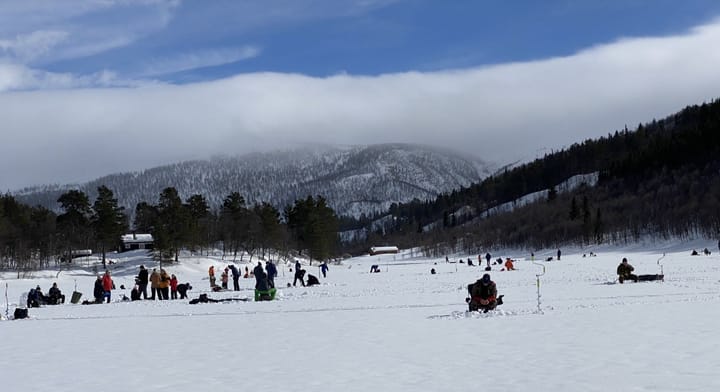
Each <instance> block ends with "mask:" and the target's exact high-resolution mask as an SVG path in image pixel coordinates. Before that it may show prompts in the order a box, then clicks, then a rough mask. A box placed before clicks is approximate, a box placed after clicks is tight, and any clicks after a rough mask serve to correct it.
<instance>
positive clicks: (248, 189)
mask: <svg viewBox="0 0 720 392" xmlns="http://www.w3.org/2000/svg"><path fill="white" fill-rule="evenodd" d="M491 172H492V165H489V164H488V163H486V162H484V161H482V160H480V159H478V158H473V157H468V156H466V155H462V154H459V153H456V152H453V151H450V150H446V149H442V148H436V147H432V146H422V145H415V144H407V143H392V144H377V145H368V146H310V147H303V148H299V149H293V150H276V151H271V152H265V153H258V152H254V153H250V154H245V155H240V156H236V157H228V156H216V157H213V158H210V159H208V160H192V161H184V162H177V163H172V164H168V165H163V166H157V167H153V168H148V169H145V170H142V171H135V172H126V173H115V174H109V175H106V176H103V177H100V178H97V179H95V180H91V181H88V182H85V183H82V184H66V185H43V186H37V187H28V188H23V189H22V190H19V191H17V192H14V193H13V194H14V196H15V197H17V198H18V199H19V200H20V201H22V202H24V203H27V204H31V205H42V206H44V207H47V208H49V209H51V210H53V211H57V210H58V208H59V206H58V204H57V198H58V197H59V196H60V195H61V194H62V193H64V192H66V191H67V190H70V189H79V190H82V191H83V192H85V193H87V194H88V196H90V198H91V200H94V197H95V193H96V190H97V187H98V186H100V185H105V186H107V187H108V188H110V189H111V190H113V192H114V193H115V197H116V198H117V199H118V202H119V204H120V205H122V206H125V207H126V208H127V209H128V210H129V211H128V212H130V213H132V212H134V208H135V206H136V205H137V203H139V202H142V201H145V202H148V203H151V204H154V203H156V202H157V198H158V196H159V194H160V192H161V191H162V189H164V188H166V187H175V188H176V189H177V190H178V193H179V194H180V195H181V197H182V198H183V199H186V198H188V197H189V196H191V195H193V194H201V195H203V196H205V197H206V198H207V200H208V203H209V204H210V206H211V208H218V207H219V206H220V205H221V204H222V200H223V199H224V198H225V196H227V195H228V194H230V193H231V192H235V191H237V192H240V194H241V195H243V197H245V199H246V201H247V202H248V204H250V205H252V204H255V203H260V202H268V203H270V204H273V205H274V206H276V207H277V208H279V209H281V210H282V208H283V207H284V206H286V205H288V204H292V202H294V200H296V199H300V198H305V197H307V196H309V195H312V196H316V195H321V196H323V197H325V198H326V199H327V200H328V203H329V204H330V205H331V206H332V207H333V208H334V209H335V210H336V212H337V214H338V215H343V216H353V217H359V216H361V215H362V214H366V215H370V214H373V213H376V212H383V211H386V210H387V209H388V208H389V206H390V205H391V204H392V203H399V202H407V201H410V200H413V199H416V198H417V199H419V200H428V199H434V198H435V197H436V196H437V195H439V194H441V193H444V192H450V191H452V190H454V189H459V188H461V187H467V186H469V185H470V184H472V183H475V182H477V181H479V180H481V179H482V178H484V177H487V176H488V175H490V174H491Z"/></svg>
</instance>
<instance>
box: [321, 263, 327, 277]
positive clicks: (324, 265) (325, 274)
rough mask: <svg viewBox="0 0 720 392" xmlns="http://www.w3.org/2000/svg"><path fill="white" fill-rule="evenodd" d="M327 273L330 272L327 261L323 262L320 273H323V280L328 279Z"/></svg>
mask: <svg viewBox="0 0 720 392" xmlns="http://www.w3.org/2000/svg"><path fill="white" fill-rule="evenodd" d="M327 271H328V265H327V261H323V263H322V264H320V272H322V276H323V278H326V277H327Z"/></svg>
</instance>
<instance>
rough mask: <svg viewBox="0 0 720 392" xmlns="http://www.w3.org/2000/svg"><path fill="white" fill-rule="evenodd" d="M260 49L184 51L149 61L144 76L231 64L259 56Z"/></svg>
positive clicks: (251, 47)
mask: <svg viewBox="0 0 720 392" xmlns="http://www.w3.org/2000/svg"><path fill="white" fill-rule="evenodd" d="M259 54H260V49H259V48H257V47H255V46H245V47H242V48H222V49H212V50H200V51H195V52H190V53H183V54H179V55H175V56H172V57H166V58H160V59H155V60H151V61H149V64H148V66H147V68H146V69H145V71H144V72H142V75H143V76H156V75H166V74H171V73H175V72H181V71H188V70H191V69H197V68H203V67H213V66H218V65H223V64H230V63H234V62H238V61H242V60H247V59H251V58H253V57H257V56H258V55H259Z"/></svg>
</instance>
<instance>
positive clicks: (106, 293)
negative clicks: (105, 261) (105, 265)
mask: <svg viewBox="0 0 720 392" xmlns="http://www.w3.org/2000/svg"><path fill="white" fill-rule="evenodd" d="M102 286H103V297H104V298H107V303H110V292H111V290H112V289H113V281H112V278H111V277H110V270H105V275H103V278H102Z"/></svg>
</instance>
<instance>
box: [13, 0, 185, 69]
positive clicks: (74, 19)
mask: <svg viewBox="0 0 720 392" xmlns="http://www.w3.org/2000/svg"><path fill="white" fill-rule="evenodd" d="M179 4H180V2H179V1H178V0H73V1H67V0H33V1H17V2H11V1H7V2H0V59H4V61H6V62H7V61H13V62H16V63H20V64H24V65H33V64H38V63H48V62H53V61H58V60H65V59H72V58H80V57H85V56H90V55H93V54H97V53H102V52H104V51H107V50H110V49H114V48H118V47H122V46H126V45H129V44H131V43H133V42H135V41H136V40H138V39H140V38H141V37H144V36H146V35H149V34H152V33H154V32H157V31H159V30H161V29H163V28H165V27H166V26H167V25H168V24H169V23H170V21H171V20H172V17H173V14H174V11H175V9H176V8H177V6H178V5H179ZM118 13H121V14H122V15H123V17H117V14H118ZM3 52H4V54H3Z"/></svg>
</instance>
